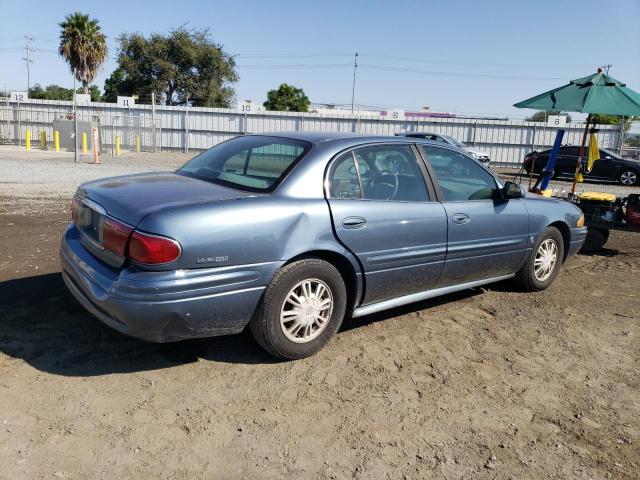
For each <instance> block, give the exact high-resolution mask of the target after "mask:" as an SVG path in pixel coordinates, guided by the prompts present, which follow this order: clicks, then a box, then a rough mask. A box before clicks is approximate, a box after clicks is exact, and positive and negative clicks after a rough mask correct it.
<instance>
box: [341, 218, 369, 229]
mask: <svg viewBox="0 0 640 480" xmlns="http://www.w3.org/2000/svg"><path fill="white" fill-rule="evenodd" d="M366 224H367V219H366V218H362V217H347V218H345V219H344V220H342V226H343V227H344V228H362V227H364V226H365V225H366Z"/></svg>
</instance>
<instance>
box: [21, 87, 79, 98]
mask: <svg viewBox="0 0 640 480" xmlns="http://www.w3.org/2000/svg"><path fill="white" fill-rule="evenodd" d="M29 98H36V99H40V100H67V101H69V100H73V88H64V87H61V86H60V85H47V86H46V87H45V88H42V86H41V85H40V84H39V83H36V84H35V85H34V86H33V87H31V88H30V89H29Z"/></svg>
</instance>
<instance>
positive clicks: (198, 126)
mask: <svg viewBox="0 0 640 480" xmlns="http://www.w3.org/2000/svg"><path fill="white" fill-rule="evenodd" d="M74 112H75V113H74ZM583 130H584V124H580V123H570V124H568V125H567V126H566V127H565V131H566V134H565V143H566V144H567V145H577V144H579V142H580V141H581V139H582V135H583ZM274 131H284V132H286V131H319V132H321V131H326V132H351V133H360V134H365V135H394V134H396V133H400V132H404V133H406V132H431V133H438V134H444V135H449V136H452V137H454V138H457V139H458V140H460V141H463V142H465V143H467V144H468V145H469V146H472V147H474V148H475V149H477V150H479V151H481V152H484V153H486V154H487V155H489V156H490V158H491V163H492V164H493V165H502V166H519V165H520V164H521V162H522V159H523V158H524V156H525V155H526V154H527V153H529V152H531V151H532V150H544V149H547V148H550V147H551V145H552V144H553V141H554V139H555V134H556V131H557V128H555V127H553V126H550V125H547V124H543V123H535V122H527V121H524V122H523V121H512V120H500V119H490V118H487V119H481V118H465V117H460V118H459V117H451V118H449V117H447V118H438V117H424V118H423V117H420V116H418V117H409V116H407V117H406V118H404V119H400V120H392V119H389V118H387V117H386V115H385V116H381V115H380V114H379V113H378V114H377V113H376V112H372V113H371V114H366V115H365V114H357V115H347V116H345V115H330V114H324V113H322V114H321V113H306V112H305V113H301V112H272V111H261V112H246V111H241V110H238V109H221V108H205V107H192V106H184V105H183V106H168V105H156V104H152V103H151V104H147V103H145V104H133V105H130V106H119V105H117V104H112V103H90V104H83V105H78V106H77V107H75V108H74V105H73V102H65V101H55V100H32V99H28V100H26V101H25V102H23V103H17V102H12V101H8V100H3V99H0V144H3V143H4V144H10V145H21V146H26V144H27V137H28V140H29V145H30V147H31V148H46V149H54V150H59V151H64V150H71V151H76V152H78V153H80V154H87V155H89V154H92V153H93V150H94V147H93V143H94V141H93V138H94V136H95V137H96V145H97V150H99V152H100V154H102V155H113V156H114V157H118V156H119V155H123V154H125V153H127V152H159V151H161V150H168V151H180V152H184V153H189V152H191V151H202V150H206V149H208V148H210V147H212V146H213V145H215V144H217V143H219V142H222V141H224V140H227V139H229V138H232V137H235V136H238V135H245V134H249V133H261V132H274ZM94 132H95V135H94ZM597 136H598V143H599V144H600V146H601V147H602V148H608V149H611V150H614V151H617V152H619V151H620V149H621V148H622V141H621V139H622V136H621V128H620V126H602V127H601V128H599V132H598V133H597ZM631 153H632V155H636V154H637V152H635V151H634V152H631Z"/></svg>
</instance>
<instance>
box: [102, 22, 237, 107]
mask: <svg viewBox="0 0 640 480" xmlns="http://www.w3.org/2000/svg"><path fill="white" fill-rule="evenodd" d="M118 42H119V44H120V49H119V50H120V52H119V55H118V68H116V70H114V72H113V73H112V74H111V76H110V77H109V78H108V79H107V80H106V82H105V99H106V100H107V101H115V99H116V96H117V95H132V94H138V95H140V100H139V102H140V103H149V102H150V97H151V93H155V94H156V98H157V101H158V102H160V101H162V100H164V101H165V102H166V103H167V104H169V105H183V104H185V103H187V101H188V102H189V103H190V104H193V105H200V106H206V107H229V105H230V104H231V101H232V100H233V98H234V95H235V92H234V90H233V88H232V87H231V84H232V83H233V82H236V81H237V80H238V75H237V73H236V70H235V67H236V64H235V61H234V59H233V57H232V56H231V55H229V54H228V53H226V52H225V51H224V50H223V48H222V45H220V44H218V43H215V42H214V41H213V40H212V39H211V36H210V34H209V31H208V30H206V29H205V30H186V29H185V28H178V29H177V30H173V31H171V32H169V33H168V34H167V35H162V34H153V35H151V36H150V37H144V36H142V35H140V34H138V33H132V34H122V35H121V36H120V37H119V38H118Z"/></svg>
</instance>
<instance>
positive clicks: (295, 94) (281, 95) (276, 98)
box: [263, 83, 311, 112]
mask: <svg viewBox="0 0 640 480" xmlns="http://www.w3.org/2000/svg"><path fill="white" fill-rule="evenodd" d="M310 104H311V102H310V101H309V97H307V96H306V95H305V94H304V90H302V89H301V88H296V87H294V86H293V85H287V84H286V83H283V84H281V85H280V86H279V87H278V89H277V90H269V92H268V93H267V101H266V102H264V103H263V105H264V108H266V109H267V110H278V111H282V112H308V111H309V105H310Z"/></svg>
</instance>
